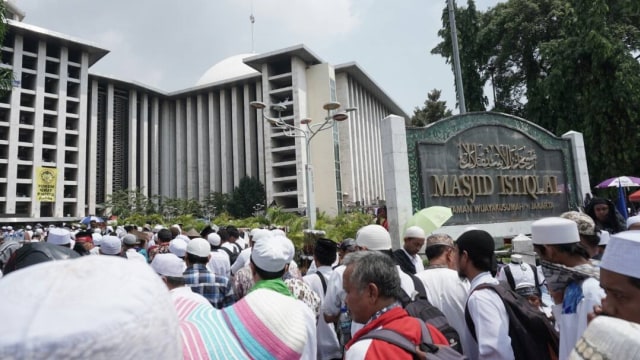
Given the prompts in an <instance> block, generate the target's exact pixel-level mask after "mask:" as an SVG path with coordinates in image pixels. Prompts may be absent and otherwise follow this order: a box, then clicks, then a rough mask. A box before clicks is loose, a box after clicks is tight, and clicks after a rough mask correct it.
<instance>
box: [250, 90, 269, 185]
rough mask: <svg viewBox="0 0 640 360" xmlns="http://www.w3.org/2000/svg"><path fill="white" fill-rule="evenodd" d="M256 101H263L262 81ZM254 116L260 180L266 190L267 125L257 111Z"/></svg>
mask: <svg viewBox="0 0 640 360" xmlns="http://www.w3.org/2000/svg"><path fill="white" fill-rule="evenodd" d="M256 101H262V81H258V82H256ZM252 114H253V115H252V116H254V117H253V119H254V120H252V121H254V124H255V126H256V133H257V139H258V140H257V146H258V148H257V151H258V178H259V179H260V181H261V182H262V183H263V184H264V185H265V188H266V187H267V184H266V183H265V175H264V171H265V170H264V168H265V156H264V154H265V148H264V134H265V131H264V125H263V123H265V121H263V119H262V114H261V113H258V112H257V111H252Z"/></svg>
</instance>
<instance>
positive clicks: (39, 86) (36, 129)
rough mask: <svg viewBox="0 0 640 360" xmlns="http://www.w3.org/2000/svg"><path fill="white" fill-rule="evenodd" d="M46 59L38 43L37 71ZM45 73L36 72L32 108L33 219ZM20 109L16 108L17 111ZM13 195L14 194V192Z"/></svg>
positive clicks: (37, 204) (37, 213)
mask: <svg viewBox="0 0 640 360" xmlns="http://www.w3.org/2000/svg"><path fill="white" fill-rule="evenodd" d="M46 57H47V43H46V42H45V41H42V40H41V41H40V43H39V44H38V69H44V68H45V67H46V61H47V59H46ZM44 74H45V72H44V71H38V72H37V74H36V103H35V107H34V109H33V110H34V115H35V117H34V123H33V125H34V126H33V168H32V174H33V175H32V176H31V179H33V183H32V185H31V186H32V189H31V195H30V196H31V214H32V216H33V217H39V216H41V214H40V201H38V199H37V198H36V191H37V188H36V177H35V171H36V169H37V168H38V167H40V166H42V138H43V134H42V125H43V121H44V93H45V91H44V88H45V75H44ZM13 77H14V79H20V78H21V73H20V70H18V72H17V73H16V70H15V67H14V70H13ZM19 109H20V108H19V107H18V108H17V110H19ZM14 193H15V192H14Z"/></svg>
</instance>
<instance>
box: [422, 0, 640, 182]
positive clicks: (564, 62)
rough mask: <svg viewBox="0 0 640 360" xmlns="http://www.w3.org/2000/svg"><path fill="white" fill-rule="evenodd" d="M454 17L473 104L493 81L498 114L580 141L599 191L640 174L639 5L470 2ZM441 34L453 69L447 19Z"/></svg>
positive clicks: (563, 0) (564, 0) (565, 0)
mask: <svg viewBox="0 0 640 360" xmlns="http://www.w3.org/2000/svg"><path fill="white" fill-rule="evenodd" d="M445 11H446V8H445ZM456 15H457V19H456V21H457V24H458V32H459V36H460V38H461V41H460V47H461V57H462V60H461V61H462V63H463V83H464V85H465V95H467V92H468V91H470V92H473V91H476V90H477V89H478V88H482V87H484V85H485V84H488V82H489V81H491V85H492V86H493V87H494V89H495V104H494V108H493V110H496V111H501V112H505V113H508V114H513V115H517V116H521V117H524V118H526V119H528V120H530V121H533V122H536V123H538V124H540V125H541V126H543V127H545V128H547V129H549V130H550V131H551V132H553V133H555V134H556V135H561V134H563V133H565V132H566V131H568V130H576V131H579V132H582V133H583V134H584V140H585V148H586V152H587V161H588V164H589V169H590V175H591V181H592V182H595V181H598V180H602V179H604V178H607V177H611V176H615V175H638V174H640V153H638V152H637V151H635V147H636V144H637V143H638V140H639V135H638V129H639V128H640V63H639V62H638V53H639V52H640V2H639V1H636V0H619V1H613V0H593V1H582V0H508V1H506V2H503V3H500V4H498V5H496V6H495V7H493V8H491V9H488V10H487V11H485V12H480V11H477V10H476V9H475V5H474V4H473V0H469V1H468V2H467V7H466V8H457V10H456ZM475 21H477V22H475ZM474 24H477V26H475V25H474ZM439 35H440V36H441V37H442V41H441V43H440V44H438V45H437V46H436V47H435V48H434V49H433V50H432V52H434V53H437V54H441V55H443V56H444V57H445V58H446V59H447V61H449V60H450V58H451V51H450V46H451V45H450V42H451V40H450V36H449V31H448V18H445V17H443V28H442V30H440V32H439ZM462 39H467V40H464V41H463V40H462ZM465 57H466V58H465ZM464 64H467V65H464ZM465 68H466V69H467V71H465ZM478 78H479V79H481V81H480V83H478ZM468 84H469V85H468ZM476 97H477V96H475V95H473V94H472V95H471V97H470V100H467V102H469V101H473V100H471V99H474V98H476ZM468 107H469V108H471V107H470V106H468Z"/></svg>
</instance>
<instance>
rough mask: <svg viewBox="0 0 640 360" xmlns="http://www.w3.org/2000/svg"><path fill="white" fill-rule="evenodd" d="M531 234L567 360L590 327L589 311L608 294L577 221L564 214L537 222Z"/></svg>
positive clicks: (561, 348) (563, 352)
mask: <svg viewBox="0 0 640 360" xmlns="http://www.w3.org/2000/svg"><path fill="white" fill-rule="evenodd" d="M531 236H532V240H533V247H534V250H535V251H536V253H537V254H538V255H539V256H540V259H541V260H542V261H541V265H542V271H543V272H544V275H545V277H546V279H547V286H548V287H549V291H550V292H551V296H552V297H553V299H554V302H555V303H556V305H554V306H553V314H554V316H555V319H556V325H557V326H558V328H559V329H560V353H559V358H560V360H564V359H567V358H568V356H569V353H570V352H571V350H572V349H573V347H574V346H575V344H576V342H577V341H578V338H579V337H580V335H582V333H583V332H584V330H585V329H586V328H587V316H588V314H589V312H590V311H592V309H593V307H594V306H595V305H599V304H600V301H601V299H602V297H603V296H604V291H603V290H602V289H601V288H600V284H599V280H598V279H599V277H600V274H599V271H598V269H597V268H596V267H594V266H593V265H592V264H591V263H590V262H589V254H588V253H587V252H586V250H585V249H584V248H583V247H582V246H581V245H580V235H579V233H578V226H577V225H576V223H575V222H574V221H571V220H567V219H563V218H560V217H554V218H545V219H541V220H538V221H535V222H533V224H532V225H531Z"/></svg>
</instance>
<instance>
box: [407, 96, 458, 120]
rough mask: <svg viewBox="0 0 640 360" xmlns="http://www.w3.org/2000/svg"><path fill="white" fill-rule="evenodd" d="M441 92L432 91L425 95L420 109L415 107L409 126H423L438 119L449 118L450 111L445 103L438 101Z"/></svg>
mask: <svg viewBox="0 0 640 360" xmlns="http://www.w3.org/2000/svg"><path fill="white" fill-rule="evenodd" d="M440 94H441V91H440V90H438V89H433V90H431V91H430V92H429V94H427V100H425V101H424V106H423V107H422V108H420V107H416V108H415V109H414V110H413V116H412V117H411V125H413V126H425V125H427V124H431V123H433V122H436V121H438V120H440V119H444V118H446V117H449V116H451V114H452V112H451V110H449V109H447V102H446V101H443V100H440Z"/></svg>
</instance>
